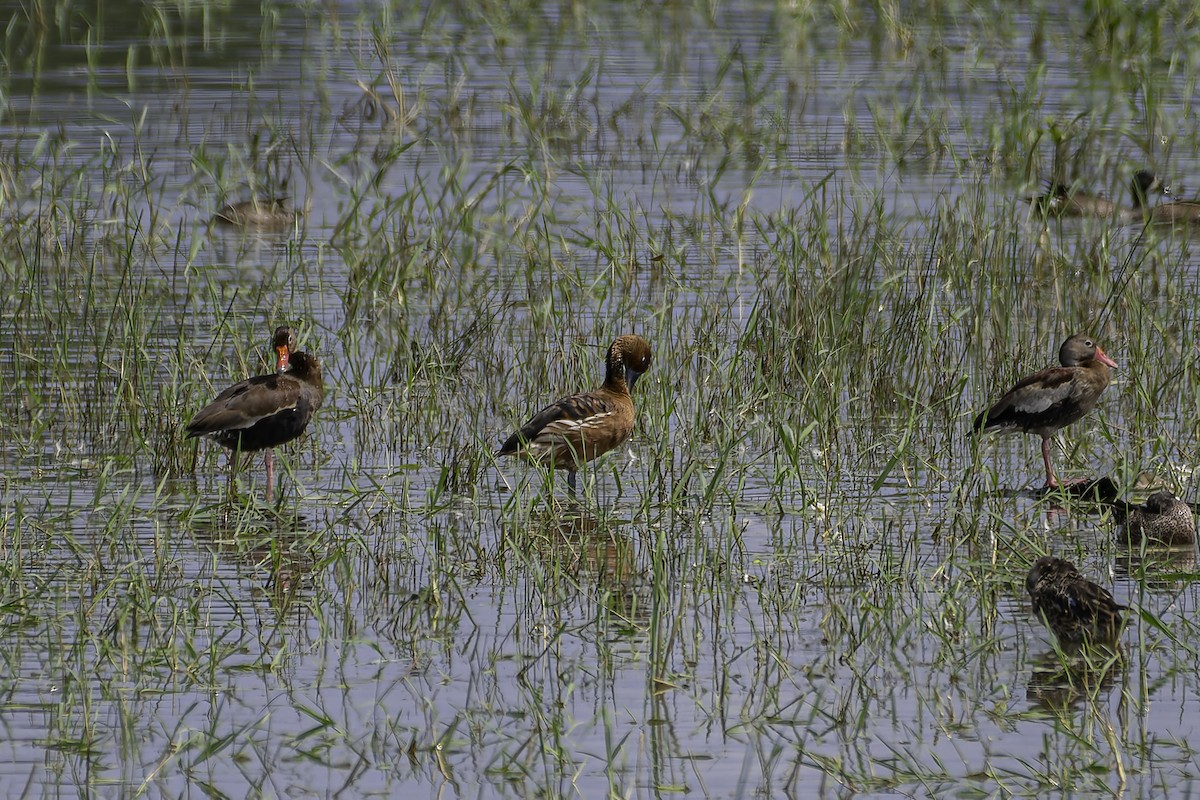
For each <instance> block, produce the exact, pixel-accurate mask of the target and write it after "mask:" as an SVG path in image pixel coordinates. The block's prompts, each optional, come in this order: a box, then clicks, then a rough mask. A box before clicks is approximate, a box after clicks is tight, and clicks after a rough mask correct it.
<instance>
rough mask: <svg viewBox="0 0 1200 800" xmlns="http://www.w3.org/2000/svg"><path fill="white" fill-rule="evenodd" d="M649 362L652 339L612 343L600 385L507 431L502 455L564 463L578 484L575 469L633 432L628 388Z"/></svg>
mask: <svg viewBox="0 0 1200 800" xmlns="http://www.w3.org/2000/svg"><path fill="white" fill-rule="evenodd" d="M649 368H650V345H649V343H647V342H646V340H645V339H643V338H642V337H640V336H634V335H632V334H629V335H625V336H621V337H618V338H617V339H616V340H615V341H614V342H613V343H612V346H610V347H609V348H608V358H607V359H606V360H605V370H604V383H603V384H602V385H601V386H600V388H599V389H596V390H595V391H591V392H584V393H582V394H573V395H571V396H570V397H564V398H562V399H561V400H558V401H556V402H554V403H552V404H551V405H549V406H546V407H545V408H543V409H542V410H541V411H539V412H538V413H537V414H535V415H534V416H533V418H532V419H531V420H529V421H528V422H526V423H525V424H524V425H523V426H521V429H520V430H518V431H517V432H516V433H514V434H513V435H512V436H509V437H508V439H506V440H505V442H504V444H502V445H501V446H500V449H499V450H498V451H496V455H499V456H513V455H515V456H520V457H522V458H524V459H525V460H526V461H529V462H532V463H536V464H541V465H542V466H546V467H550V468H552V469H565V470H567V472H568V476H567V483H568V484H569V485H570V487H571V490H572V491H574V489H575V473H576V471H577V470H578V469H579V468H580V467H581V466H583V465H584V464H585V463H587V462H588V461H591V460H593V459H595V458H596V457H598V456H601V455H603V454H604V453H607V452H608V451H609V450H612V449H613V448H614V447H617V446H618V445H620V444H621V443H622V442H624V441H625V440H626V439H628V438H629V435H630V434H631V433H633V420H634V416H633V398H631V397H630V396H629V390H630V389H632V388H633V385H634V384H635V383H636V382H637V379H638V378H639V377H640V376H641V375H642V374H643V373H644V372H645V371H646V370H648V369H649Z"/></svg>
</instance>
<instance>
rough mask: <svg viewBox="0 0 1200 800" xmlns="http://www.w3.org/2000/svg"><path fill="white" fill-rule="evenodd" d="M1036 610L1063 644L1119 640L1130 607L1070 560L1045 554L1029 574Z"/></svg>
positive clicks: (1030, 589)
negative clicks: (1085, 575) (1116, 599)
mask: <svg viewBox="0 0 1200 800" xmlns="http://www.w3.org/2000/svg"><path fill="white" fill-rule="evenodd" d="M1025 590H1026V591H1028V592H1029V599H1030V601H1031V602H1032V603H1033V613H1034V614H1035V615H1037V617H1038V618H1039V619H1040V620H1041V621H1042V623H1043V624H1045V626H1046V627H1047V628H1048V629H1049V630H1050V631H1051V633H1053V634H1054V636H1055V637H1056V638H1057V639H1058V642H1059V644H1060V645H1061V646H1063V647H1078V646H1081V645H1087V644H1108V645H1112V644H1115V643H1116V641H1117V638H1118V637H1119V636H1120V633H1121V625H1122V619H1121V612H1122V611H1123V610H1125V609H1126V608H1127V607H1126V606H1123V605H1120V604H1118V603H1117V601H1115V600H1114V599H1113V596H1112V594H1111V593H1110V592H1109V591H1108V590H1107V589H1105V588H1104V587H1103V586H1100V585H1099V584H1096V583H1093V582H1092V581H1089V580H1088V579H1087V578H1085V577H1083V575H1082V574H1080V572H1079V570H1078V569H1077V568H1076V566H1075V565H1074V564H1072V563H1071V562H1070V561H1067V560H1065V559H1062V558H1055V557H1054V556H1042V557H1041V558H1039V559H1038V560H1037V561H1035V562H1033V566H1032V567H1031V568H1030V570H1029V574H1028V575H1026V577H1025Z"/></svg>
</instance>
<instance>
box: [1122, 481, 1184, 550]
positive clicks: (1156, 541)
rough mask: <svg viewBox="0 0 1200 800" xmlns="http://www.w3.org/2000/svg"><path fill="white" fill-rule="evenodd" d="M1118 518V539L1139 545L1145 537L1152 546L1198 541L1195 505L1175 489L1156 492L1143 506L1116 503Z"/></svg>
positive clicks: (1129, 544)
mask: <svg viewBox="0 0 1200 800" xmlns="http://www.w3.org/2000/svg"><path fill="white" fill-rule="evenodd" d="M1112 509H1113V516H1114V517H1116V520H1117V540H1118V542H1120V543H1121V544H1125V545H1128V546H1130V547H1136V546H1138V545H1139V544H1141V543H1142V541H1143V540H1144V541H1145V542H1146V543H1147V544H1151V545H1164V546H1167V547H1177V546H1182V545H1194V544H1195V543H1196V519H1195V517H1194V516H1193V515H1192V507H1191V506H1190V505H1189V504H1187V503H1185V502H1184V501H1183V500H1180V499H1179V498H1178V497H1176V496H1175V495H1174V494H1173V493H1172V492H1169V491H1166V490H1163V491H1158V492H1155V493H1154V494H1152V495H1150V496H1149V497H1147V498H1146V502H1145V503H1143V504H1141V505H1139V504H1137V503H1129V502H1125V501H1114V502H1113V503H1112Z"/></svg>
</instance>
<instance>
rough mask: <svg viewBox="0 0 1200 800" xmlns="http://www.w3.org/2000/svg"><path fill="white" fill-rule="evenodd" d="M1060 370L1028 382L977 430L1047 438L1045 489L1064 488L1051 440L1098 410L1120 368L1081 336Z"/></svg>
mask: <svg viewBox="0 0 1200 800" xmlns="http://www.w3.org/2000/svg"><path fill="white" fill-rule="evenodd" d="M1058 360H1059V362H1060V363H1061V364H1062V366H1061V367H1050V368H1049V369H1044V370H1042V371H1041V372H1035V373H1034V374H1032V375H1030V376H1028V377H1026V378H1023V379H1022V380H1020V381H1018V382H1017V384H1016V385H1015V386H1013V387H1012V388H1011V389H1009V390H1008V391H1007V392H1005V394H1004V396H1003V397H1001V398H1000V399H999V400H997V401H996V402H995V404H994V405H993V406H992V407H991V408H989V409H988V410H987V411H984V412H983V413H981V414H980V415H979V416H977V417H976V418H975V424H974V426H973V427H974V430H975V431H976V432H980V433H983V432H987V431H1020V432H1021V433H1032V434H1036V435H1038V436H1040V437H1042V461H1043V462H1044V463H1045V466H1046V486H1047V487H1048V488H1055V487H1057V486H1058V485H1059V482H1058V477H1057V476H1056V475H1055V474H1054V466H1053V464H1052V463H1051V461H1050V438H1051V437H1052V436H1054V434H1056V433H1057V432H1058V431H1060V430H1062V429H1063V428H1065V427H1066V426H1068V425H1070V424H1071V423H1072V422H1077V421H1078V420H1080V419H1082V418H1083V416H1084V415H1085V414H1087V413H1088V412H1089V411H1091V410H1092V409H1093V408H1095V407H1096V402H1097V401H1098V400H1099V399H1100V395H1101V393H1103V392H1104V389H1105V388H1106V387H1107V386H1108V383H1109V381H1110V380H1111V379H1112V375H1111V373H1110V372H1109V369H1110V368H1112V367H1116V366H1117V362H1115V361H1113V360H1112V359H1111V358H1109V357H1108V356H1107V355H1105V353H1104V351H1103V350H1101V349H1100V345H1098V344H1096V342H1095V341H1094V340H1093V339H1091V338H1090V337H1088V336H1087V335H1085V334H1082V333H1077V334H1075V335H1074V336H1072V337H1071V338H1069V339H1067V340H1066V341H1065V342H1063V344H1062V347H1060V348H1059V350H1058Z"/></svg>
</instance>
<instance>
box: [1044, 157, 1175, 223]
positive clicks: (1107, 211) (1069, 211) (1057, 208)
mask: <svg viewBox="0 0 1200 800" xmlns="http://www.w3.org/2000/svg"><path fill="white" fill-rule="evenodd" d="M1155 191H1163V184H1162V181H1160V180H1159V178H1158V176H1157V175H1155V174H1154V173H1153V172H1150V171H1149V170H1144V169H1143V170H1138V171H1137V172H1135V173H1134V175H1133V178H1132V179H1131V180H1130V185H1129V195H1130V201H1131V204H1132V206H1131V207H1125V206H1122V205H1121V204H1120V203H1117V202H1115V201H1113V200H1109V199H1108V198H1106V197H1101V196H1100V195H1098V194H1093V193H1091V192H1085V191H1079V190H1072V187H1071V186H1070V185H1069V184H1066V183H1062V182H1061V181H1054V182H1052V183H1051V184H1050V186H1049V187H1048V191H1047V192H1046V193H1045V194H1043V195H1038V196H1037V197H1029V198H1026V200H1028V202H1029V204H1030V205H1031V206H1032V207H1033V208H1034V210H1036V211H1037V212H1038V213H1040V214H1042V215H1045V216H1051V217H1106V218H1112V217H1123V216H1136V217H1137V218H1138V219H1139V220H1140V219H1141V218H1142V216H1143V214H1144V213H1151V214H1152V213H1153V209H1150V208H1149V207H1148V206H1147V199H1148V198H1149V197H1150V195H1151V193H1152V192H1155ZM1155 208H1158V206H1155Z"/></svg>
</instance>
